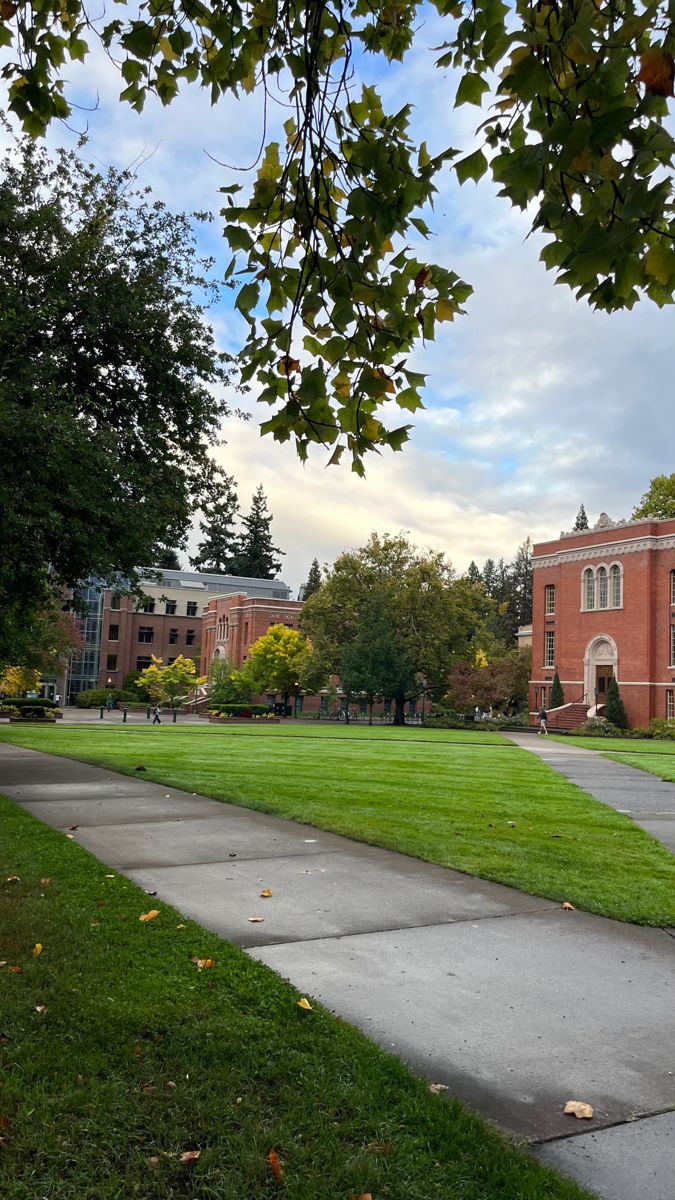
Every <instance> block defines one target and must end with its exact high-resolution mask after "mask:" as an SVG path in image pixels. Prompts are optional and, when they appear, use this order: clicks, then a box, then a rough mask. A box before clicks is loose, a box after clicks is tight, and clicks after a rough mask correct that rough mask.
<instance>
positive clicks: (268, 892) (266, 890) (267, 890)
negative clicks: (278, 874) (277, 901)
mask: <svg viewBox="0 0 675 1200" xmlns="http://www.w3.org/2000/svg"><path fill="white" fill-rule="evenodd" d="M260 895H261V896H262V897H263V899H264V900H267V899H268V897H269V896H271V895H272V889H271V888H263V890H262V892H261V893H260Z"/></svg>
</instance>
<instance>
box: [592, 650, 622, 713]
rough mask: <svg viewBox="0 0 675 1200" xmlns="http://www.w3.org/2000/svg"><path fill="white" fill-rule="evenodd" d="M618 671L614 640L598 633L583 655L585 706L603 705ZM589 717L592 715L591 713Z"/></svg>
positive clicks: (617, 655)
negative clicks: (610, 684)
mask: <svg viewBox="0 0 675 1200" xmlns="http://www.w3.org/2000/svg"><path fill="white" fill-rule="evenodd" d="M618 670H619V654H618V650H617V648H616V642H615V641H614V638H612V637H610V636H609V634H607V633H599V634H598V635H597V636H596V637H594V638H591V640H590V642H589V643H588V645H587V647H586V653H585V655H584V700H585V703H586V704H589V705H593V706H596V705H598V704H604V703H605V700H606V699H607V688H608V687H609V681H610V679H611V678H612V676H615V677H616V676H617V675H618ZM589 715H594V709H593V712H592V713H591V714H589Z"/></svg>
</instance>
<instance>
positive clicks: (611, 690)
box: [604, 675, 628, 729]
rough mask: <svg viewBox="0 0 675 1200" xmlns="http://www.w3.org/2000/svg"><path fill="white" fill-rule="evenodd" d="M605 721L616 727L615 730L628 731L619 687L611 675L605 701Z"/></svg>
mask: <svg viewBox="0 0 675 1200" xmlns="http://www.w3.org/2000/svg"><path fill="white" fill-rule="evenodd" d="M604 716H605V719H606V720H607V721H610V722H611V723H612V725H616V727H617V729H628V717H627V716H626V710H625V708H624V706H623V700H622V699H621V693H620V692H619V685H618V683H617V682H616V678H615V677H614V675H612V678H611V679H610V681H609V687H608V688H607V700H606V701H605V712H604Z"/></svg>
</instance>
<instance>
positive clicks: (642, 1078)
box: [0, 744, 675, 1200]
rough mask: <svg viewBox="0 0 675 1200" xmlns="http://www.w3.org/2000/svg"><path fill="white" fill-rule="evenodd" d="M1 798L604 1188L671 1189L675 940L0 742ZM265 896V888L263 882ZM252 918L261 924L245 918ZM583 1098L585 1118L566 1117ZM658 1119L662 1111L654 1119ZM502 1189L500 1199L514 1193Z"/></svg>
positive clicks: (661, 1196) (623, 1194)
mask: <svg viewBox="0 0 675 1200" xmlns="http://www.w3.org/2000/svg"><path fill="white" fill-rule="evenodd" d="M0 791H2V792H4V793H6V794H7V795H9V796H10V797H11V798H12V799H14V800H15V801H17V802H18V803H19V804H21V805H23V807H24V808H26V809H28V810H29V811H30V812H32V813H34V814H35V815H36V816H38V817H39V818H40V819H41V820H43V821H45V822H47V823H48V824H50V825H52V826H54V827H55V828H57V829H64V830H65V829H67V828H68V826H72V825H78V826H79V828H78V829H77V830H76V831H75V838H76V840H77V841H78V842H79V843H80V844H81V845H82V846H84V847H85V848H86V849H88V850H90V851H91V852H92V853H94V854H96V855H97V856H98V857H99V858H100V859H101V860H102V861H103V862H105V863H106V864H108V865H110V866H111V867H115V868H116V869H117V870H119V871H121V872H124V873H125V874H126V875H128V876H129V878H131V879H133V880H134V881H135V882H137V883H138V884H139V885H140V886H141V887H143V888H145V889H146V890H148V891H153V892H154V891H157V893H158V896H159V897H160V898H161V899H162V900H164V901H165V902H167V903H171V904H173V905H175V906H176V908H178V909H180V910H181V911H182V912H184V913H185V914H186V915H188V916H189V917H193V918H195V919H196V920H198V921H200V922H201V923H202V924H203V925H205V926H206V927H207V928H209V929H212V930H214V931H215V932H217V933H219V934H221V935H222V936H223V937H226V938H228V939H229V940H231V941H233V942H235V943H236V944H238V945H239V946H242V947H243V948H245V949H246V950H247V951H248V953H250V954H251V955H252V956H254V957H255V958H257V959H259V960H260V961H262V962H264V963H267V964H268V965H269V966H271V967H273V968H274V969H275V970H277V971H279V972H280V974H282V975H284V976H286V977H287V978H288V979H290V980H291V981H292V982H293V983H294V984H295V985H296V986H297V987H298V989H299V990H301V991H302V992H303V993H307V994H311V995H313V996H316V997H317V998H318V999H319V1000H321V1001H322V1002H323V1003H324V1004H325V1005H326V1006H327V1007H329V1008H330V1009H333V1010H334V1011H336V1012H337V1013H339V1014H340V1015H341V1016H342V1017H344V1018H345V1019H347V1020H349V1021H351V1022H353V1023H354V1024H355V1025H358V1026H359V1027H360V1028H361V1029H363V1030H364V1031H365V1032H366V1033H368V1034H369V1035H370V1036H371V1037H372V1038H373V1039H374V1040H375V1041H377V1042H379V1043H380V1044H381V1045H382V1046H384V1047H385V1048H386V1049H388V1050H392V1049H393V1050H395V1051H396V1053H398V1054H399V1055H400V1056H401V1057H402V1058H403V1059H404V1060H405V1061H406V1062H407V1063H409V1065H410V1066H411V1067H412V1069H413V1070H414V1071H416V1072H417V1073H418V1074H420V1075H422V1076H424V1077H426V1078H428V1079H429V1080H430V1081H434V1082H439V1083H444V1084H446V1085H447V1086H448V1088H449V1090H450V1092H451V1093H454V1094H455V1095H458V1096H459V1097H460V1098H462V1099H463V1100H465V1101H466V1102H467V1103H468V1104H470V1105H471V1106H472V1107H474V1108H476V1109H478V1110H479V1111H481V1112H482V1113H483V1114H484V1115H486V1116H487V1117H488V1118H490V1119H491V1120H493V1121H495V1122H496V1123H497V1124H498V1125H500V1126H501V1127H502V1128H503V1129H504V1130H505V1131H507V1132H508V1133H511V1134H513V1135H515V1136H517V1137H519V1138H522V1139H526V1140H529V1141H531V1142H533V1143H537V1145H536V1147H535V1151H534V1152H535V1153H536V1154H537V1156H538V1157H540V1158H541V1159H542V1160H543V1161H546V1162H547V1163H550V1164H552V1165H556V1166H558V1167H560V1169H561V1170H563V1171H564V1172H567V1173H568V1174H570V1175H572V1176H574V1177H575V1178H576V1179H578V1180H579V1182H581V1183H583V1184H585V1185H586V1186H587V1187H589V1188H591V1189H593V1190H595V1191H596V1192H597V1193H598V1195H599V1196H601V1197H603V1198H604V1200H637V1197H639V1198H640V1200H672V1197H673V1195H674V1194H675V1191H674V1185H673V1179H675V1137H674V1136H673V1135H674V1134H675V1114H673V1113H672V1112H670V1111H669V1110H672V1109H674V1108H675V1074H673V1072H675V1051H674V1050H673V1047H674V1046H675V1037H674V1035H675V1006H674V1005H673V998H674V996H675V938H673V936H671V935H670V934H669V933H668V932H666V931H663V930H657V929H640V928H637V927H635V926H630V925H621V924H618V923H616V922H613V921H607V920H604V919H603V918H601V917H596V916H592V915H590V914H587V913H581V912H573V913H569V912H563V911H562V910H561V909H560V907H559V905H557V904H554V903H552V902H550V901H547V900H542V899H540V898H538V897H533V896H528V895H525V894H523V893H521V892H517V891H515V890H513V889H511V888H507V887H503V886H500V885H498V884H491V883H487V882H484V881H482V880H478V879H474V878H472V877H470V876H467V875H463V874H461V873H460V872H457V871H451V870H445V869H444V868H441V867H435V866H432V865H430V864H427V863H422V862H420V861H418V860H416V859H410V858H407V857H405V856H404V855H400V854H394V853H391V852H389V851H386V850H380V849H375V848H372V847H369V846H365V845H363V844H361V843H358V842H353V841H351V840H349V839H346V838H341V837H336V836H334V835H333V834H328V833H324V832H322V831H321V830H317V829H315V828H312V827H310V826H305V825H299V824H296V823H294V822H291V821H285V820H281V819H279V818H276V817H273V816H267V815H265V814H262V813H256V812H252V811H250V810H247V809H243V808H241V807H238V806H234V805H228V804H222V803H219V802H217V801H213V800H209V799H207V798H205V797H203V796H197V795H190V794H188V793H186V792H181V791H178V790H176V789H174V788H167V787H163V786H161V785H157V784H152V783H149V782H146V781H144V780H143V779H142V778H138V779H137V778H129V777H127V776H121V775H117V774H115V773H114V772H112V771H107V770H103V769H100V768H97V767H92V766H88V765H86V764H83V763H78V762H75V761H73V760H70V759H65V758H57V757H52V756H49V755H44V754H39V753H36V752H34V751H30V750H23V749H21V748H18V747H15V746H11V745H8V744H1V745H0ZM263 886H265V887H270V888H271V889H272V893H273V895H272V897H271V898H270V899H269V900H262V899H260V891H261V888H262V887H263ZM257 915H261V916H264V918H265V920H264V923H263V924H250V923H249V920H248V918H249V917H251V916H257ZM570 1099H578V1100H585V1101H588V1102H589V1103H591V1104H592V1105H593V1107H594V1109H595V1116H594V1119H593V1120H592V1121H590V1122H589V1121H584V1122H579V1121H576V1120H575V1118H574V1117H568V1116H564V1115H563V1112H562V1108H563V1106H564V1104H565V1102H566V1101H567V1100H570ZM658 1114H666V1115H658ZM505 1200H506V1198H505Z"/></svg>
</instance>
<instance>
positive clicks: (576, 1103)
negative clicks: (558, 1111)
mask: <svg viewBox="0 0 675 1200" xmlns="http://www.w3.org/2000/svg"><path fill="white" fill-rule="evenodd" d="M563 1111H564V1112H566V1113H571V1114H573V1115H574V1116H575V1117H579V1118H583V1117H585V1118H586V1120H589V1119H590V1117H592V1116H593V1106H592V1105H591V1104H586V1102H585V1101H584V1100H568V1101H567V1104H566V1105H565V1108H564V1109H563Z"/></svg>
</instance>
